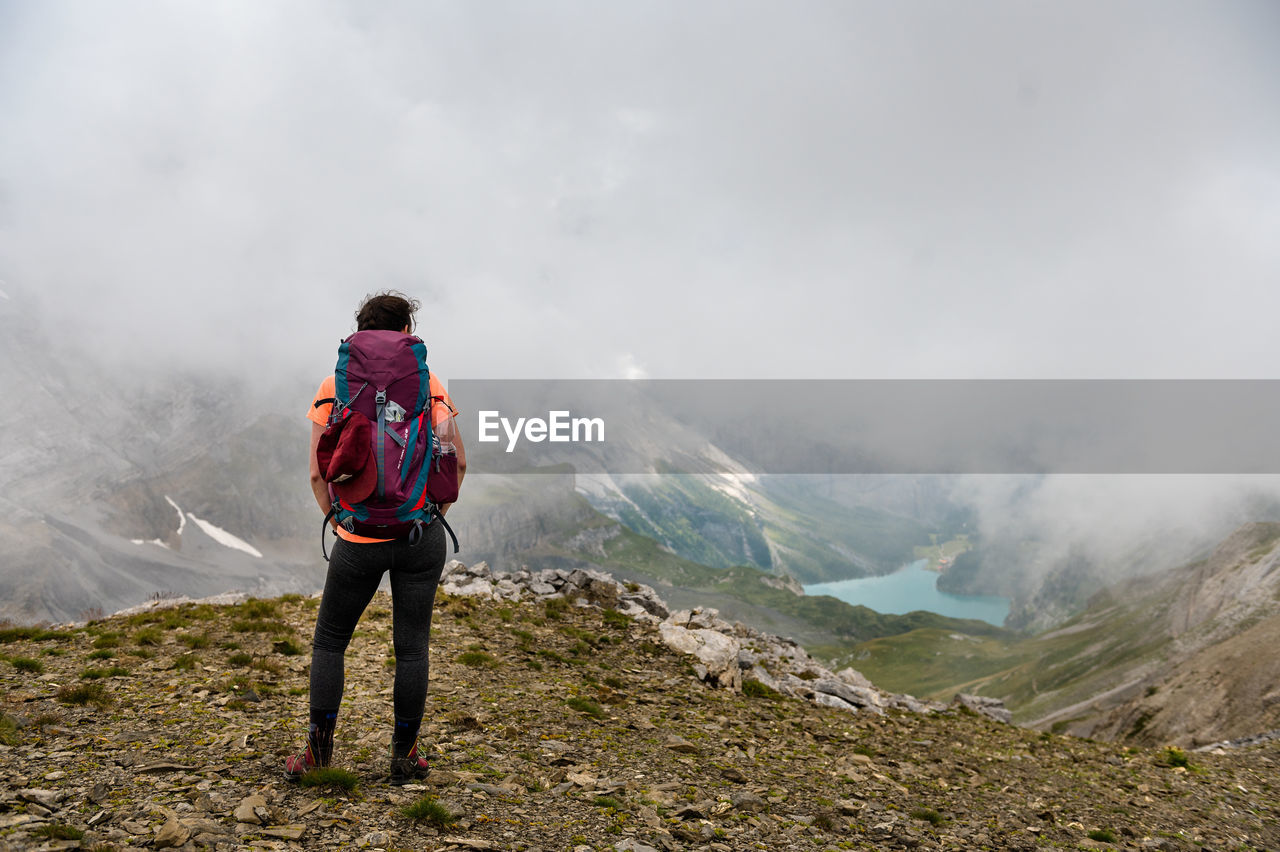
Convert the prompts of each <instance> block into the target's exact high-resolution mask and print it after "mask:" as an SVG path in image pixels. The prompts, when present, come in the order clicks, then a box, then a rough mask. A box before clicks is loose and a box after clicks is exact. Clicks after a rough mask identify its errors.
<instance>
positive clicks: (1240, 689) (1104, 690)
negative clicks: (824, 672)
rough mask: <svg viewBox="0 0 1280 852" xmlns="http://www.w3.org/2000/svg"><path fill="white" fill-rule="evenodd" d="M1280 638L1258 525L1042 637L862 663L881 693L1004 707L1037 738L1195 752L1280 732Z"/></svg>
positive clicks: (1276, 592) (904, 638)
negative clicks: (1169, 745)
mask: <svg viewBox="0 0 1280 852" xmlns="http://www.w3.org/2000/svg"><path fill="white" fill-rule="evenodd" d="M1278 631H1280V524H1271V523H1254V524H1247V525H1245V526H1243V527H1241V528H1240V529H1239V530H1237V531H1236V532H1235V533H1233V534H1232V535H1231V536H1230V537H1228V538H1227V539H1226V540H1225V541H1223V542H1222V543H1221V544H1219V546H1218V547H1217V548H1216V549H1215V550H1214V551H1213V552H1212V554H1211V555H1210V556H1209V557H1208V558H1207V559H1205V560H1202V561H1200V562H1196V563H1192V564H1190V565H1186V566H1184V567H1182V568H1179V569H1174V570H1170V571H1166V572H1164V573H1162V574H1159V575H1155V576H1152V577H1146V578H1139V579H1135V580H1130V581H1127V582H1125V583H1121V584H1118V585H1115V586H1111V587H1108V588H1107V589H1105V590H1104V591H1102V592H1099V593H1098V594H1097V595H1095V596H1094V597H1093V598H1092V599H1091V600H1090V601H1089V605H1088V607H1087V608H1086V609H1085V610H1084V611H1083V612H1081V613H1080V614H1078V615H1076V616H1074V617H1073V618H1071V619H1069V620H1068V621H1066V622H1065V623H1064V624H1062V625H1061V626H1059V627H1057V628H1056V629H1054V630H1051V631H1047V632H1045V633H1041V634H1040V635H1038V636H1035V637H1031V638H1028V639H1018V638H1010V637H1008V636H1005V637H993V638H980V637H967V636H963V635H958V634H949V633H942V632H940V631H933V632H918V633H913V634H904V635H901V636H895V637H889V638H884V639H879V640H876V641H874V642H869V643H866V644H864V645H862V646H860V654H859V655H857V656H855V658H854V659H855V660H856V663H855V664H856V665H857V666H858V667H859V669H860V670H862V671H863V672H864V673H865V674H867V675H868V676H869V677H870V678H872V680H873V681H875V682H876V683H877V685H880V686H882V687H884V688H887V689H892V690H896V691H917V690H918V693H917V694H924V695H931V696H934V697H944V696H946V695H947V694H949V693H951V692H955V691H966V692H976V693H979V694H982V695H989V696H992V697H997V698H1001V699H1002V700H1004V701H1005V703H1006V705H1007V706H1008V707H1009V708H1010V709H1011V710H1013V712H1014V715H1015V718H1016V719H1018V720H1019V721H1021V722H1023V723H1026V724H1031V725H1035V726H1038V727H1043V728H1050V729H1052V730H1055V731H1065V732H1070V733H1073V734H1077V735H1080V736H1101V737H1108V738H1115V739H1124V740H1129V741H1136V742H1145V743H1160V742H1176V743H1179V744H1189V745H1199V744H1203V743H1208V742H1214V741H1217V740H1223V739H1230V738H1235V737H1240V736H1246V735H1251V734H1256V733H1259V732H1262V731H1268V730H1273V729H1276V728H1280V657H1277V655H1276V654H1275V653H1274V648H1275V647H1276V646H1275V644H1274V640H1275V639H1276V638H1277V635H1280V634H1278ZM889 661H893V663H892V665H891V664H890V662H889ZM888 669H892V670H891V671H890V670H888Z"/></svg>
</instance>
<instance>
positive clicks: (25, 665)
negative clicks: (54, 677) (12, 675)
mask: <svg viewBox="0 0 1280 852" xmlns="http://www.w3.org/2000/svg"><path fill="white" fill-rule="evenodd" d="M9 662H10V663H12V664H13V667H14V668H15V669H17V670H18V671H20V672H31V673H32V674H40V673H41V672H43V671H44V663H42V662H40V661H39V660H36V659H32V658H31V657H14V658H13V659H12V660H10V661H9Z"/></svg>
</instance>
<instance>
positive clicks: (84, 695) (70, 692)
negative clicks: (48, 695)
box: [56, 683, 115, 709]
mask: <svg viewBox="0 0 1280 852" xmlns="http://www.w3.org/2000/svg"><path fill="white" fill-rule="evenodd" d="M56 698H57V699H58V700H59V701H61V702H62V703H63V704H79V705H84V704H92V705H93V706H95V707H97V708H99V709H102V708H106V707H110V706H111V705H112V703H114V702H115V698H113V697H112V695H111V693H110V692H108V691H107V688H106V687H105V686H103V685H102V684H101V683H82V684H78V685H76V686H69V685H68V686H64V687H62V688H61V689H59V690H58V694H57V696H56Z"/></svg>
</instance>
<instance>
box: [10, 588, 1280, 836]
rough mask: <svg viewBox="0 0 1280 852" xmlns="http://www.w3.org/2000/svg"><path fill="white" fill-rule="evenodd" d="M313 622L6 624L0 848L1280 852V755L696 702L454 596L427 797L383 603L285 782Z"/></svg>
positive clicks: (622, 642)
mask: <svg viewBox="0 0 1280 852" xmlns="http://www.w3.org/2000/svg"><path fill="white" fill-rule="evenodd" d="M553 603H554V604H557V605H555V606H553V605H552V604H553ZM316 604H317V601H316V600H315V599H300V598H296V597H294V598H289V599H283V600H279V601H266V600H259V601H246V602H244V603H240V604H237V605H234V606H216V605H207V604H203V605H185V606H181V607H178V608H176V609H168V610H165V609H158V610H149V611H143V612H140V613H137V614H135V615H131V616H128V615H126V616H117V617H113V618H109V619H104V620H100V621H97V622H95V623H93V624H90V625H87V626H85V627H80V628H70V629H65V630H61V631H52V632H49V631H44V632H42V631H7V632H3V633H0V651H2V652H3V653H4V654H5V655H6V657H7V658H8V659H10V660H14V661H17V660H24V661H26V660H31V661H37V662H39V663H40V665H41V667H42V668H43V670H44V671H43V674H41V673H39V672H38V671H34V670H33V669H34V668H35V667H34V666H33V665H32V664H31V663H28V662H23V663H22V664H21V666H15V665H13V664H12V663H8V662H4V663H0V687H2V688H3V692H0V714H2V715H0V846H3V847H4V848H12V849H36V848H62V847H70V846H71V845H74V844H78V845H79V846H80V847H81V848H107V847H108V846H109V847H111V848H137V847H152V848H165V847H175V848H182V847H185V848H196V849H201V848H213V849H218V848H236V847H248V846H253V847H259V848H297V845H299V844H300V845H301V846H302V847H303V848H328V847H338V846H361V847H369V848H469V849H514V850H526V852H531V850H533V849H535V848H536V849H568V848H574V847H578V846H584V845H585V846H589V847H590V848H594V849H616V850H626V849H637V850H643V849H647V848H652V849H662V850H677V849H682V848H698V847H707V848H711V849H717V850H724V849H728V850H748V849H750V850H755V849H759V848H766V849H828V848H843V849H864V850H872V849H875V850H883V849H890V850H904V849H913V850H940V849H955V848H968V849H984V848H986V849H1011V850H1028V852H1029V850H1034V849H1078V848H1094V847H1095V846H1098V845H1101V844H1100V843H1099V842H1098V841H1096V840H1093V839H1090V838H1091V836H1092V837H1094V838H1098V837H1102V838H1112V839H1114V840H1115V841H1117V843H1120V844H1123V845H1124V846H1125V847H1132V848H1160V849H1174V850H1176V849H1188V850H1190V849H1198V848H1213V849H1230V848H1252V849H1262V848H1276V847H1277V845H1280V829H1278V828H1277V822H1276V821H1275V819H1274V818H1273V817H1274V814H1275V813H1276V809H1277V806H1278V805H1280V802H1278V800H1277V793H1276V790H1275V789H1274V785H1275V778H1274V769H1275V765H1276V761H1277V760H1280V742H1271V743H1266V744H1263V745H1261V746H1258V747H1253V748H1248V749H1238V750H1229V751H1224V752H1222V753H1218V754H1196V755H1191V756H1190V762H1191V767H1192V769H1193V770H1194V771H1190V772H1188V771H1186V769H1185V768H1184V767H1181V766H1179V765H1177V764H1178V763H1180V762H1181V761H1182V760H1183V759H1185V757H1186V756H1185V755H1179V754H1177V753H1172V754H1171V753H1169V752H1166V751H1164V750H1144V749H1122V748H1119V747H1116V746H1111V745H1108V744H1105V743H1098V742H1090V741H1084V740H1078V739H1074V738H1071V737H1060V736H1056V735H1052V734H1047V733H1046V734H1042V733H1038V732H1034V731H1028V730H1023V729H1018V728H1014V727H1012V726H1009V725H1002V724H998V723H995V722H992V721H990V720H989V719H986V718H985V717H981V716H977V715H973V714H971V713H968V712H963V711H960V710H952V711H948V712H943V713H937V714H932V715H918V714H914V713H905V712H900V711H896V710H890V711H888V712H887V713H886V714H885V715H877V714H874V713H869V712H868V713H862V712H860V713H850V712H847V711H844V710H838V709H834V708H829V707H821V706H816V705H813V704H810V703H808V702H804V701H797V700H789V699H773V698H769V697H766V696H764V695H746V694H742V693H737V692H731V691H728V690H713V689H710V688H708V687H707V686H705V685H703V684H702V683H700V682H699V681H698V680H697V679H696V677H695V676H693V675H692V674H691V673H690V665H689V662H688V658H686V657H684V656H681V655H678V654H676V653H675V652H673V651H671V650H668V649H666V648H665V647H664V646H662V645H661V643H660V642H659V641H658V635H657V632H656V631H655V630H654V628H652V627H649V626H647V625H644V624H641V623H639V622H630V623H628V622H627V621H626V620H625V619H620V618H619V617H617V614H616V613H615V614H614V615H613V616H609V615H607V614H606V613H605V612H602V611H601V610H599V609H595V608H592V607H585V608H578V607H571V606H565V605H563V603H562V602H550V603H538V604H533V603H523V604H511V603H500V602H490V601H484V600H479V599H474V598H458V597H451V596H448V595H442V596H441V597H440V599H439V604H438V609H437V612H436V616H435V623H434V624H433V633H434V641H433V643H432V649H431V657H432V659H431V663H432V666H431V671H432V689H431V695H430V697H429V699H428V715H427V719H426V721H425V724H424V728H423V734H422V737H421V740H420V742H421V744H422V747H423V750H424V752H425V753H427V754H428V755H429V756H430V758H431V762H432V771H431V774H430V776H429V777H428V778H427V781H426V783H425V784H424V785H419V786H416V787H414V786H410V787H404V788H393V787H390V786H388V785H387V783H386V763H387V757H386V755H387V751H388V747H389V741H390V730H391V719H390V695H389V691H388V688H389V684H390V677H391V675H390V671H389V670H388V667H387V665H386V660H387V657H388V654H389V651H388V648H389V644H390V626H391V625H390V607H389V601H388V599H387V597H386V596H385V595H381V594H380V595H378V596H377V597H376V598H375V600H374V603H373V605H372V607H371V608H370V610H369V611H368V612H367V613H366V615H365V618H364V620H363V621H362V624H361V627H360V630H359V631H358V632H357V635H356V637H355V639H354V641H353V643H352V646H351V648H350V649H349V651H348V654H347V669H346V678H347V691H346V698H345V700H344V705H343V710H342V713H341V716H340V717H339V728H338V734H337V737H336V748H335V764H336V766H337V767H339V768H341V769H343V770H346V771H348V772H350V773H351V776H350V779H351V781H353V782H354V783H355V784H356V785H357V786H356V788H355V789H354V790H346V789H344V788H342V787H339V786H336V784H332V783H330V784H321V785H320V786H317V787H301V786H293V785H289V784H286V783H285V782H284V781H283V780H282V779H281V777H280V768H281V766H282V763H283V759H284V756H285V755H287V754H289V753H291V752H293V751H295V750H296V749H297V748H298V747H299V744H300V743H301V739H302V736H303V732H304V729H305V718H306V668H307V659H306V657H305V655H298V654H297V651H298V650H299V649H300V648H301V646H303V645H304V644H305V637H306V636H307V635H308V634H309V632H310V629H311V626H312V624H313V622H314V617H315V606H316ZM49 652H55V653H49ZM104 652H105V653H107V654H110V655H112V657H111V658H110V659H101V657H102V656H103V653H104ZM113 667H114V668H113ZM90 669H98V670H99V672H98V673H97V674H91V673H90V672H89V671H88V670H90ZM59 696H61V698H60V697H59ZM424 799H426V800H429V801H432V802H434V803H435V804H437V805H439V806H440V808H441V810H442V811H443V813H442V812H441V810H437V811H434V812H433V815H434V821H427V820H425V819H421V818H420V819H415V818H414V817H412V816H410V815H408V814H406V812H405V809H406V807H408V806H410V805H414V804H416V803H418V802H419V801H421V800H424ZM1091 833H1092V835H1091ZM60 838H75V840H74V841H71V840H61V839H60ZM50 841H53V842H50ZM45 844H48V845H45ZM186 844H190V846H189V847H187V846H186Z"/></svg>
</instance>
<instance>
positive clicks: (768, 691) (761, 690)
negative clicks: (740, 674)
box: [742, 679, 782, 700]
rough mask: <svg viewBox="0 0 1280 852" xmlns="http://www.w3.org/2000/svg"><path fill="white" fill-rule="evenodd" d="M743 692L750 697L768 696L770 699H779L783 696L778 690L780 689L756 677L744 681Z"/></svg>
mask: <svg viewBox="0 0 1280 852" xmlns="http://www.w3.org/2000/svg"><path fill="white" fill-rule="evenodd" d="M742 694H743V695H746V696H748V697H749V698H768V699H770V700H777V699H779V698H781V697H782V693H780V692H778V690H776V689H774V688H773V687H772V686H769V685H768V684H766V683H762V682H760V681H758V680H755V679H748V680H744V681H743V682H742Z"/></svg>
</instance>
